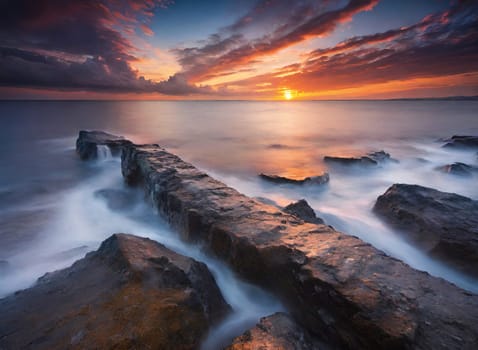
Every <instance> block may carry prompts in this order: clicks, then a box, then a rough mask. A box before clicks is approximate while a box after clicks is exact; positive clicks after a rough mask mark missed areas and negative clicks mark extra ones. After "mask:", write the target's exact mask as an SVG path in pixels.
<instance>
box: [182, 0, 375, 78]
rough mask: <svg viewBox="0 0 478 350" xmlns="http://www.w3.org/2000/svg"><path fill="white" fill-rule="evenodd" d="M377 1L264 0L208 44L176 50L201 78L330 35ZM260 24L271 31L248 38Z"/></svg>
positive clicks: (187, 69)
mask: <svg viewBox="0 0 478 350" xmlns="http://www.w3.org/2000/svg"><path fill="white" fill-rule="evenodd" d="M377 3H378V0H350V1H348V2H347V3H345V5H344V4H343V2H331V1H323V2H318V1H296V2H291V1H285V0H267V1H266V0H261V1H259V2H258V3H257V4H256V6H255V7H254V8H253V9H252V10H251V11H250V12H249V13H248V14H247V15H245V16H244V17H242V18H241V19H239V20H238V21H237V22H236V23H234V24H233V25H231V26H229V27H227V28H224V30H223V31H222V32H220V33H216V34H215V35H213V36H211V39H210V41H209V42H208V43H207V44H206V45H203V46H199V47H188V48H181V49H176V50H174V52H175V54H176V55H177V57H178V60H179V63H180V64H181V65H182V67H183V73H184V74H185V75H186V76H187V77H188V78H190V79H193V80H200V79H201V78H204V77H205V76H208V75H210V74H211V73H216V74H217V73H218V72H220V71H224V70H231V69H233V68H235V67H237V66H241V65H246V64H250V63H251V62H254V61H256V60H257V59H260V57H262V56H264V55H267V54H272V53H275V52H277V51H279V50H281V49H283V48H286V47H288V46H290V45H293V44H296V43H298V42H301V41H304V40H306V39H307V38H309V37H314V36H320V35H327V34H328V33H330V32H332V31H333V30H334V29H335V28H336V27H337V26H338V25H339V24H340V23H344V22H347V21H349V20H350V19H351V18H352V17H353V16H354V15H355V14H356V13H359V12H361V11H365V10H369V9H371V8H372V7H373V6H375V5H376V4H377ZM260 27H265V28H268V29H269V30H266V32H267V33H268V34H265V35H263V36H261V37H259V38H253V39H246V38H247V37H248V36H249V35H250V30H249V31H248V29H249V28H254V29H257V28H260Z"/></svg>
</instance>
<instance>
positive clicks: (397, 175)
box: [0, 101, 478, 339]
mask: <svg viewBox="0 0 478 350" xmlns="http://www.w3.org/2000/svg"><path fill="white" fill-rule="evenodd" d="M477 115H478V103H477V102H473V101H459V102H458V101H428V102H427V101H408V102H406V101H401V102H392V101H389V102H370V101H369V102H292V103H281V102H0V145H1V149H2V152H1V156H0V169H1V171H0V261H4V262H3V263H2V264H1V266H2V268H1V270H0V278H1V279H2V281H1V283H0V295H5V294H6V293H10V292H12V291H14V290H15V289H17V288H23V287H26V286H28V285H29V284H31V283H32V282H33V281H34V280H35V278H37V277H39V276H40V275H42V274H43V273H45V272H46V271H50V270H54V269H57V268H61V267H64V266H67V265H68V264H70V263H71V262H72V261H74V260H75V259H77V258H79V257H81V256H82V255H83V254H84V252H85V250H91V249H95V248H96V247H97V246H98V244H99V242H100V241H101V240H103V239H104V238H106V237H107V236H109V235H110V234H112V233H114V232H121V231H122V232H130V233H134V234H138V235H143V236H150V237H152V238H155V239H157V240H159V241H161V242H163V243H165V244H166V245H169V246H170V247H172V248H174V249H175V250H177V251H180V252H183V253H186V254H187V255H190V256H194V257H196V258H198V259H199V260H203V261H208V260H207V259H208V258H207V257H205V256H202V255H200V252H199V250H198V249H193V248H191V247H187V246H185V245H183V244H182V243H181V242H179V241H178V240H177V239H176V237H175V235H173V234H171V233H170V232H169V230H168V229H167V228H166V227H165V226H164V225H163V224H162V223H161V222H159V221H154V220H158V219H154V220H153V219H152V217H153V215H152V213H151V212H148V207H147V206H144V205H141V204H140V203H142V199H138V198H133V200H132V202H134V203H136V205H134V206H133V207H131V208H128V209H127V210H126V209H125V210H115V209H118V208H114V207H113V208H112V207H108V205H107V203H106V202H105V201H104V198H102V197H101V196H98V195H97V194H96V195H95V192H96V191H97V190H99V189H105V188H106V189H121V190H122V191H126V192H127V195H129V196H133V197H134V196H135V194H134V193H129V192H128V190H127V189H126V188H124V186H123V184H122V179H121V176H120V172H119V170H118V164H117V160H112V159H110V155H109V154H108V153H107V150H102V151H101V152H100V155H102V158H103V159H104V160H105V162H103V163H101V166H99V165H98V164H96V163H92V164H88V163H84V162H80V161H79V160H78V159H77V157H76V155H75V153H74V144H75V138H76V136H77V133H78V130H80V129H90V130H91V129H100V130H105V131H109V132H112V133H116V134H120V135H124V136H126V137H128V138H131V139H132V140H134V141H136V142H138V143H147V142H155V143H159V144H161V145H162V146H164V147H166V148H169V149H170V150H171V151H172V152H174V153H176V154H178V155H180V156H181V157H183V158H184V159H185V160H188V161H190V162H192V163H193V164H195V165H197V166H199V167H200V168H203V169H205V170H207V171H210V172H211V173H212V174H214V175H215V176H217V177H218V178H219V179H221V180H223V181H225V182H226V183H227V184H229V185H231V186H233V187H236V188H237V189H238V190H240V191H242V192H244V193H246V194H248V195H252V196H263V197H268V198H271V199H273V200H275V201H277V202H278V203H280V204H287V203H288V202H289V201H292V200H296V199H299V198H306V199H307V200H308V201H309V203H310V204H311V205H312V206H313V208H314V209H315V210H316V211H317V213H318V214H319V216H322V217H323V218H324V219H326V221H327V223H329V224H332V225H333V226H334V227H336V228H337V229H339V230H342V231H344V232H347V233H350V234H354V235H357V236H360V237H361V238H362V239H364V240H366V241H368V242H370V243H372V244H373V245H375V246H376V247H378V248H379V249H382V250H384V251H385V252H387V253H389V254H391V255H393V256H396V257H398V258H400V259H403V260H404V261H406V262H407V263H409V264H410V265H412V266H414V267H416V268H418V269H422V270H426V271H429V272H430V273H432V274H434V275H436V276H441V277H444V278H446V279H448V280H450V281H453V282H454V283H456V284H458V285H460V286H462V287H464V288H467V289H470V290H474V291H477V290H478V284H477V283H476V281H471V280H469V279H467V278H465V277H463V276H461V275H459V274H457V273H456V272H455V271H453V270H450V269H448V268H447V267H444V266H442V265H441V264H439V263H438V262H436V261H434V260H432V259H430V258H429V257H427V256H425V255H424V254H422V253H421V252H420V251H418V250H416V249H414V248H413V247H412V246H411V245H409V244H407V243H406V242H404V241H403V239H402V238H401V237H400V235H397V233H395V232H393V231H392V230H391V229H389V228H388V227H387V226H385V225H384V224H382V223H381V222H380V221H379V220H378V219H377V218H376V217H375V216H374V215H373V214H372V213H371V210H370V209H371V207H372V206H373V203H374V201H375V199H376V197H377V196H378V195H379V194H382V193H383V192H384V191H385V190H386V189H387V188H388V186H390V185H391V184H393V183H396V182H402V183H416V184H420V185H425V186H429V187H434V188H437V189H439V190H443V191H449V192H456V193H459V194H462V195H466V196H468V197H472V198H474V199H477V198H478V186H476V183H477V182H476V180H477V177H476V175H475V176H474V177H471V178H457V177H454V176H450V175H445V174H442V173H439V172H437V171H435V170H434V168H435V167H436V166H439V165H444V164H447V163H452V162H456V161H461V162H464V163H467V164H475V165H477V156H476V152H458V151H449V150H444V149H442V148H440V145H441V144H440V143H439V142H436V140H437V139H439V138H442V137H448V136H451V135H453V134H478V120H477V118H476V116H477ZM381 149H384V150H385V151H387V152H389V153H391V155H392V157H394V158H396V159H399V160H400V163H398V164H388V165H385V166H383V167H382V168H380V169H377V170H373V171H362V170H359V169H355V170H352V171H338V170H337V169H328V168H327V166H326V165H324V164H323V162H322V158H323V157H324V156H325V155H341V156H345V155H353V156H358V155H363V154H365V153H367V152H369V151H375V150H381ZM115 162H116V163H115ZM112 169H114V171H112ZM323 171H329V172H330V175H331V181H330V184H329V185H327V186H326V187H324V188H321V189H318V188H312V187H305V188H297V187H287V186H285V187H284V186H274V185H271V184H267V183H264V182H262V181H260V180H259V179H258V177H257V174H259V173H261V172H264V173H268V174H278V175H284V176H293V177H305V176H313V175H317V174H320V173H322V172H323ZM136 195H137V194H136ZM148 215H150V216H149V217H148ZM151 222H155V224H154V225H153V224H151ZM85 246H87V248H85ZM198 254H199V255H198ZM5 261H6V262H7V263H8V266H9V267H7V268H5V266H6V264H5ZM208 265H209V266H210V268H211V269H212V270H213V272H214V273H215V275H216V278H217V279H218V282H219V284H220V285H221V286H222V287H221V288H222V290H223V292H225V294H227V293H229V294H227V295H226V299H228V302H230V303H231V304H232V305H233V306H235V308H236V310H243V312H242V313H240V312H239V311H238V312H236V314H235V317H236V318H235V319H233V320H232V321H228V322H230V323H228V324H227V323H226V324H227V328H228V329H236V331H237V330H239V329H242V328H243V327H244V325H245V324H251V322H252V323H254V322H255V321H257V320H258V317H259V316H260V315H265V314H267V313H272V312H273V311H275V310H278V309H280V306H278V304H277V303H276V302H275V301H274V300H273V299H271V298H269V297H265V296H263V295H262V294H260V293H262V292H260V291H254V292H253V293H252V294H250V293H249V292H248V291H250V290H251V289H250V287H247V286H245V285H241V287H240V288H235V287H230V288H227V287H226V286H228V285H229V286H233V285H234V283H241V282H240V281H237V280H236V279H235V278H234V277H233V275H232V274H231V272H230V271H229V272H228V271H227V270H224V271H226V272H224V271H223V270H222V269H223V268H224V267H223V266H222V265H221V264H218V263H217V262H214V261H208ZM5 271H7V272H6V273H7V274H8V276H6V275H5ZM8 271H10V273H9V272H8ZM12 271H13V272H14V273H13V272H12ZM221 271H223V272H221ZM228 276H229V277H228ZM231 281H233V282H231ZM237 290H238V291H239V293H242V294H241V295H235V294H232V292H233V291H237ZM248 293H249V294H248ZM250 295H254V296H256V299H257V301H254V300H253V299H254V298H252V300H251V297H250ZM260 295H262V297H259V296H260ZM261 298H262V299H261ZM264 298H265V299H267V300H269V301H270V303H266V302H264V300H265V299H264ZM247 305H248V306H247ZM254 309H256V311H252V310H254ZM241 320H246V321H245V322H242V321H241ZM233 324H235V326H233ZM224 327H226V326H224ZM234 327H236V328H234ZM241 327H242V328H241ZM223 331H224V329H221V328H219V329H218V330H217V332H219V333H221V334H222V333H223ZM236 334H237V333H236ZM214 337H215V335H212V336H211V338H210V339H212V338H214Z"/></svg>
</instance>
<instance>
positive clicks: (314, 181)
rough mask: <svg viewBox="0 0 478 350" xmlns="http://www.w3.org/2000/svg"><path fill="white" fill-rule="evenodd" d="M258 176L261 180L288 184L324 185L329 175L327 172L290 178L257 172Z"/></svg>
mask: <svg viewBox="0 0 478 350" xmlns="http://www.w3.org/2000/svg"><path fill="white" fill-rule="evenodd" d="M259 177H260V178H261V179H263V180H266V181H269V182H273V183H276V184H290V185H325V184H326V183H328V182H329V180H330V177H329V174H328V173H323V174H322V175H318V176H312V177H306V178H304V179H291V178H288V177H283V176H278V175H266V174H259Z"/></svg>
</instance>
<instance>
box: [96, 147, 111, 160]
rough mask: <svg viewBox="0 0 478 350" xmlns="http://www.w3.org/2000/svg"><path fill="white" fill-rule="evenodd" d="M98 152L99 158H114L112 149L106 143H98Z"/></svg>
mask: <svg viewBox="0 0 478 350" xmlns="http://www.w3.org/2000/svg"><path fill="white" fill-rule="evenodd" d="M96 152H97V156H98V159H99V160H110V159H112V158H113V155H112V154H111V149H110V148H109V147H108V146H106V145H97V146H96Z"/></svg>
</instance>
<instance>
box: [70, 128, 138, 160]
mask: <svg viewBox="0 0 478 350" xmlns="http://www.w3.org/2000/svg"><path fill="white" fill-rule="evenodd" d="M130 143H131V142H130V141H128V140H125V139H124V138H123V137H122V136H116V135H112V134H108V133H106V132H103V131H84V130H82V131H80V133H79V136H78V139H77V140H76V152H77V153H78V155H79V156H80V158H81V159H83V160H85V159H94V158H97V157H98V147H97V146H107V147H109V149H110V150H111V153H112V155H119V154H120V153H121V149H122V147H123V146H125V145H127V144H130Z"/></svg>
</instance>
